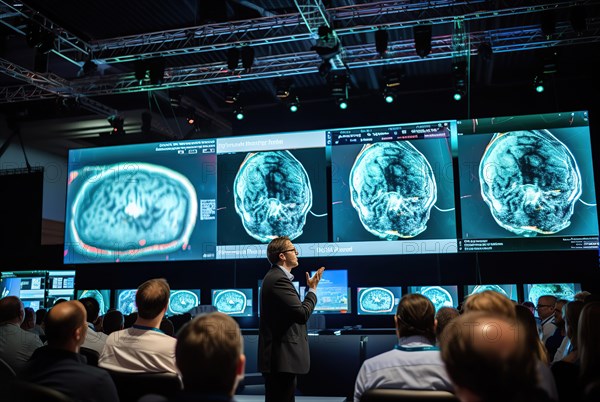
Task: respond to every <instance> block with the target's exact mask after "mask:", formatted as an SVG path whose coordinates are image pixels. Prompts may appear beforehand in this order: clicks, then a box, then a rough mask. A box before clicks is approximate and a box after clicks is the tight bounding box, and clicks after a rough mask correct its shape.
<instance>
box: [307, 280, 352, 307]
mask: <svg viewBox="0 0 600 402" xmlns="http://www.w3.org/2000/svg"><path fill="white" fill-rule="evenodd" d="M314 274H315V272H311V274H310V275H311V276H312V275H314ZM350 311H351V310H350V288H348V270H346V269H333V270H330V269H327V270H325V271H323V277H322V278H321V281H320V282H319V285H318V286H317V305H316V306H315V310H314V312H315V313H321V314H348V313H349V312H350Z"/></svg>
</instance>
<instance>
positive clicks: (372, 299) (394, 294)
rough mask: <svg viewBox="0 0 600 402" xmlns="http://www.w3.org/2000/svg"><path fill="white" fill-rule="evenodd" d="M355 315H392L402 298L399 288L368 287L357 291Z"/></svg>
mask: <svg viewBox="0 0 600 402" xmlns="http://www.w3.org/2000/svg"><path fill="white" fill-rule="evenodd" d="M357 292H358V294H357V299H358V303H357V309H356V311H357V314H359V315H361V314H371V315H393V314H395V313H396V309H397V308H398V303H399V302H400V298H401V297H402V289H401V288H400V287H370V288H358V289H357Z"/></svg>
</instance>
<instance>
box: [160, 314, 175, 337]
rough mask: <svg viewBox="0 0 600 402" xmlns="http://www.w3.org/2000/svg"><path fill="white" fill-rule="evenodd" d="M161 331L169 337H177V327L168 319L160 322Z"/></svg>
mask: <svg viewBox="0 0 600 402" xmlns="http://www.w3.org/2000/svg"><path fill="white" fill-rule="evenodd" d="M160 330H161V331H162V332H164V333H165V334H167V335H169V336H173V337H174V336H175V327H174V326H173V321H171V320H169V319H168V318H166V317H165V318H163V319H162V321H161V322H160Z"/></svg>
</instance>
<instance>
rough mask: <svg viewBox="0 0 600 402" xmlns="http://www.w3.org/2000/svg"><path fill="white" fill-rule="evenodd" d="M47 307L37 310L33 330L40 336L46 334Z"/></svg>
mask: <svg viewBox="0 0 600 402" xmlns="http://www.w3.org/2000/svg"><path fill="white" fill-rule="evenodd" d="M46 312H47V311H46V309H45V308H41V309H39V310H38V311H36V312H35V327H33V329H32V330H31V332H33V333H34V334H37V335H39V336H46V332H44V319H45V318H46Z"/></svg>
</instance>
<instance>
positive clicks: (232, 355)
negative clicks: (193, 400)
mask: <svg viewBox="0 0 600 402" xmlns="http://www.w3.org/2000/svg"><path fill="white" fill-rule="evenodd" d="M242 353H243V344H242V334H241V332H240V327H239V325H238V324H237V322H236V321H235V320H234V319H233V318H231V317H229V316H228V315H226V314H223V313H218V312H216V313H209V314H203V315H201V316H198V317H196V318H195V319H193V320H192V321H190V322H189V323H187V324H186V325H185V326H184V327H183V328H182V329H181V331H180V332H179V335H178V336H177V346H176V348H175V359H176V361H177V367H178V368H179V371H180V372H181V376H182V378H183V387H184V389H186V390H188V391H190V390H191V391H202V392H206V393H224V394H229V393H230V392H231V391H232V389H233V386H234V383H235V379H236V367H237V364H238V361H239V357H240V355H241V354H242Z"/></svg>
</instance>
